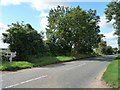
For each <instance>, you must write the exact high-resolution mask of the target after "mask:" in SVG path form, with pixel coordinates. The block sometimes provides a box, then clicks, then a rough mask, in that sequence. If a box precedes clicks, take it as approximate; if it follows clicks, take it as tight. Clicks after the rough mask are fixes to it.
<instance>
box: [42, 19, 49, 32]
mask: <svg viewBox="0 0 120 90" xmlns="http://www.w3.org/2000/svg"><path fill="white" fill-rule="evenodd" d="M47 24H48V20H47V18H46V17H44V18H42V19H41V20H40V27H41V29H42V31H43V32H46V30H45V28H47Z"/></svg>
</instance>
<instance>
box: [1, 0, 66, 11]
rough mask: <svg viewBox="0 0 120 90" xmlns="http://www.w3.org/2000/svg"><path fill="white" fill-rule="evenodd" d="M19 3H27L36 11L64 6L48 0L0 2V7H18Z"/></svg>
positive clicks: (8, 0) (58, 2) (3, 0)
mask: <svg viewBox="0 0 120 90" xmlns="http://www.w3.org/2000/svg"><path fill="white" fill-rule="evenodd" d="M21 3H29V4H30V5H31V7H33V8H35V9H36V10H38V11H40V10H46V9H50V8H53V7H55V6H57V5H65V2H60V1H56V2H50V1H48V0H1V1H0V5H2V6H6V5H19V4H21Z"/></svg>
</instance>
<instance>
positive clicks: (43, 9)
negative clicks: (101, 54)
mask: <svg viewBox="0 0 120 90" xmlns="http://www.w3.org/2000/svg"><path fill="white" fill-rule="evenodd" d="M108 3H109V2H67V3H66V2H62V3H61V2H55V3H49V2H43V1H41V0H1V2H0V6H1V7H0V10H1V11H0V12H1V15H0V17H1V19H0V37H1V38H2V36H1V33H3V32H5V30H6V29H7V28H8V27H7V25H10V24H11V23H15V22H16V21H19V22H21V21H24V22H25V23H30V24H31V25H32V26H33V27H34V28H35V29H36V30H37V31H38V32H40V31H44V32H45V29H44V28H45V27H46V25H47V18H46V16H47V15H48V12H49V9H50V8H53V7H56V6H57V5H64V6H70V7H76V6H78V5H80V7H81V8H82V9H84V10H89V9H93V10H97V15H99V16H100V18H101V19H100V20H101V22H100V23H99V25H100V26H101V28H100V30H101V33H103V34H105V36H106V37H105V39H104V40H106V41H107V43H108V45H111V46H112V47H117V37H116V36H113V33H114V29H113V27H112V24H111V23H106V19H105V15H104V10H105V8H106V5H107V4H108ZM6 46H7V45H6V44H3V43H2V42H0V47H6Z"/></svg>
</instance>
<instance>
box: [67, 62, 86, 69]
mask: <svg viewBox="0 0 120 90" xmlns="http://www.w3.org/2000/svg"><path fill="white" fill-rule="evenodd" d="M85 64H86V63H82V64H80V65H77V66H74V67H71V68H67V69H66V70H71V69H73V68H76V67H80V66H83V65H85Z"/></svg>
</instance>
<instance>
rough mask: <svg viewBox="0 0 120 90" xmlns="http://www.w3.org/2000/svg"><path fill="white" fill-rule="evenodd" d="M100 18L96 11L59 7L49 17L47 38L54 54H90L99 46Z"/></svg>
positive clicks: (51, 11)
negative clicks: (73, 52) (74, 52)
mask: <svg viewBox="0 0 120 90" xmlns="http://www.w3.org/2000/svg"><path fill="white" fill-rule="evenodd" d="M98 22H99V16H97V15H96V11H95V10H91V9H90V10H88V11H85V10H82V9H81V8H80V6H78V7H75V8H69V7H63V6H61V7H60V6H58V7H57V8H54V9H51V10H50V12H49V16H48V27H47V29H46V30H47V32H46V35H47V38H48V43H49V47H50V49H51V51H52V52H53V53H56V52H58V53H64V54H68V53H71V52H72V50H74V51H76V52H78V53H89V52H92V49H93V48H94V47H96V46H97V44H98V42H99V41H100V37H99V32H100V30H99V26H98Z"/></svg>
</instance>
